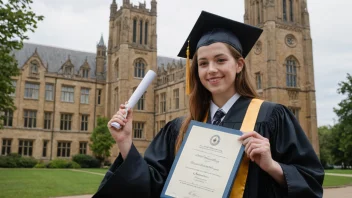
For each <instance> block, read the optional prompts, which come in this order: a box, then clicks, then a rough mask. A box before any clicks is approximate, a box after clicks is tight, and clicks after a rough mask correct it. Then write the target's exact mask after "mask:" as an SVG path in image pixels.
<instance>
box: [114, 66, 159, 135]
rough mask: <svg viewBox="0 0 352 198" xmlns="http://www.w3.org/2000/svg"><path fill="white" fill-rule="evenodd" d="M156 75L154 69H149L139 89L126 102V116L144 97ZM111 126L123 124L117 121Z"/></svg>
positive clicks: (118, 127)
mask: <svg viewBox="0 0 352 198" xmlns="http://www.w3.org/2000/svg"><path fill="white" fill-rule="evenodd" d="M155 77H156V73H155V72H154V71H153V70H149V71H148V72H147V74H146V75H145V76H144V78H143V80H142V81H141V82H140V83H139V85H138V87H137V89H136V90H135V91H134V92H133V94H132V96H131V97H130V99H129V100H128V102H127V104H126V114H125V118H126V117H127V111H128V110H129V109H132V108H133V107H134V105H135V104H136V103H137V102H138V100H139V99H140V98H141V97H142V95H143V94H144V92H145V91H146V90H147V88H148V86H149V85H150V84H151V83H152V82H153V79H154V78H155ZM111 126H113V127H115V128H116V129H120V128H121V126H120V124H119V123H117V122H113V123H111Z"/></svg>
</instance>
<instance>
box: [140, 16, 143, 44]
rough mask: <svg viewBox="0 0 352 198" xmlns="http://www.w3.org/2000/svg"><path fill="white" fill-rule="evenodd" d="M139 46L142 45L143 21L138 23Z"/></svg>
mask: <svg viewBox="0 0 352 198" xmlns="http://www.w3.org/2000/svg"><path fill="white" fill-rule="evenodd" d="M139 44H143V21H142V20H141V21H140V22H139Z"/></svg>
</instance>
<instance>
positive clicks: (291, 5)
mask: <svg viewBox="0 0 352 198" xmlns="http://www.w3.org/2000/svg"><path fill="white" fill-rule="evenodd" d="M289 1H290V21H291V22H293V0H289Z"/></svg>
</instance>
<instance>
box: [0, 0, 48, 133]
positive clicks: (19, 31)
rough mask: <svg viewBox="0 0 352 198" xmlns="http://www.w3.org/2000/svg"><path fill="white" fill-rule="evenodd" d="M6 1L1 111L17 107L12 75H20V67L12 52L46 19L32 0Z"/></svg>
mask: <svg viewBox="0 0 352 198" xmlns="http://www.w3.org/2000/svg"><path fill="white" fill-rule="evenodd" d="M5 2H6V3H4V1H3V0H0V112H3V111H4V110H8V109H12V110H14V109H15V106H14V104H13V99H12V97H11V96H10V94H11V93H13V92H14V91H15V90H14V87H13V86H12V80H11V77H12V76H17V75H19V69H18V66H17V61H16V59H15V57H14V56H12V55H11V52H13V50H19V49H21V48H22V46H23V41H24V40H26V39H28V36H26V33H27V32H28V31H32V32H34V29H36V28H37V22H38V21H42V20H43V19H44V17H43V16H38V15H36V14H35V13H34V12H33V11H31V7H30V4H32V3H33V1H32V0H7V1H5ZM0 118H3V117H0ZM1 127H2V124H1V123H0V128H1Z"/></svg>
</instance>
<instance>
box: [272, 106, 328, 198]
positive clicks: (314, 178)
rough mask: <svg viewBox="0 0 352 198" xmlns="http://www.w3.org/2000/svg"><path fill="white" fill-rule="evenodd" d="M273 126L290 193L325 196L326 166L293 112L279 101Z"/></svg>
mask: <svg viewBox="0 0 352 198" xmlns="http://www.w3.org/2000/svg"><path fill="white" fill-rule="evenodd" d="M269 127H270V131H271V137H270V139H271V141H270V142H271V152H272V155H273V156H272V157H273V159H274V160H275V161H277V162H278V163H279V164H280V166H281V168H282V170H283V173H284V177H285V181H286V190H287V191H286V193H285V194H286V196H287V197H322V196H323V188H322V184H323V180H324V169H323V166H322V165H321V163H320V161H319V159H318V156H317V155H316V153H315V151H314V149H313V147H312V145H311V143H310V142H309V140H308V138H307V136H306V134H305V133H304V131H303V129H302V128H301V126H300V125H299V123H298V121H297V119H296V118H295V116H294V115H293V113H291V111H290V110H289V109H287V108H286V107H284V106H282V105H280V104H277V105H276V106H275V108H274V109H273V112H272V115H271V117H270V120H269ZM277 188H280V187H279V186H277ZM277 190H278V191H279V189H277Z"/></svg>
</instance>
